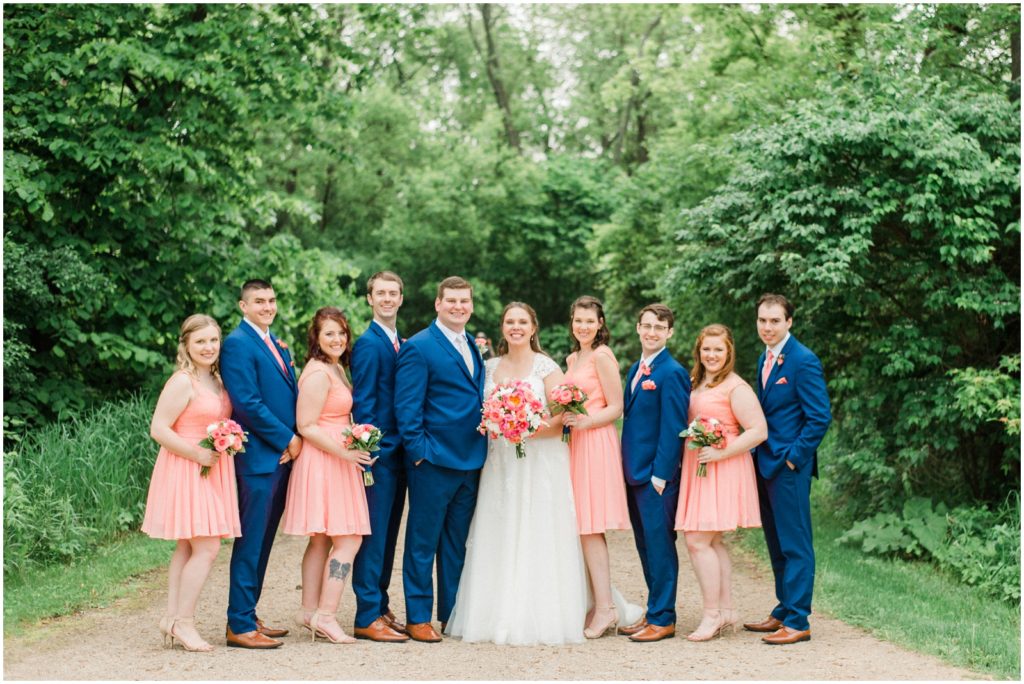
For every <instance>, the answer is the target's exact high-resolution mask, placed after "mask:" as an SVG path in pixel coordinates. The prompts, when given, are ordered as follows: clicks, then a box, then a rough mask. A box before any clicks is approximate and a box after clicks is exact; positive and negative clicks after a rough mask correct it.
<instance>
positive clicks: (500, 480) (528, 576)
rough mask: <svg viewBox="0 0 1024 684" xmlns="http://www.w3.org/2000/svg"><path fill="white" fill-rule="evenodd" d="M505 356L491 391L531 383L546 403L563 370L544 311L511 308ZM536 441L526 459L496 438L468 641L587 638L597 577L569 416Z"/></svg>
mask: <svg viewBox="0 0 1024 684" xmlns="http://www.w3.org/2000/svg"><path fill="white" fill-rule="evenodd" d="M501 327H502V337H503V339H502V340H501V342H499V345H498V353H499V354H500V355H499V356H498V357H497V358H494V359H489V360H488V361H487V364H486V368H487V378H486V385H485V387H484V395H485V396H488V395H489V394H490V393H491V391H492V390H493V389H494V387H495V385H497V384H499V383H502V382H505V381H508V380H525V381H526V382H528V383H529V384H530V387H531V389H532V390H533V391H534V393H535V394H536V395H537V397H538V398H539V399H541V401H544V402H545V403H546V402H547V395H548V392H549V391H550V390H551V389H552V388H554V387H555V385H557V384H559V383H560V382H561V381H562V377H563V376H562V371H561V369H560V368H559V367H558V364H556V363H555V362H554V361H552V360H551V359H550V358H549V357H548V356H546V355H545V354H544V353H543V352H541V351H540V346H539V345H538V344H537V315H536V313H534V311H533V309H532V308H531V307H529V306H528V305H526V304H522V303H519V302H513V303H512V304H509V305H508V306H507V307H505V312H504V313H503V314H502V325H501ZM548 422H549V423H551V425H550V426H549V427H546V428H542V429H541V430H540V431H539V432H537V433H536V434H535V435H534V436H533V437H531V438H530V439H528V440H526V443H525V444H526V457H525V458H516V450H515V446H514V445H512V444H509V443H507V442H506V441H505V440H503V439H496V440H491V441H490V442H489V443H488V450H487V461H486V463H485V464H484V468H483V471H482V472H481V474H480V489H479V493H478V495H477V505H476V512H475V513H474V515H473V522H472V525H471V526H470V529H469V540H468V541H467V543H466V564H465V567H464V568H463V571H462V580H461V582H460V584H459V592H458V595H457V597H456V599H455V609H454V610H453V611H452V615H451V618H450V620H449V621H448V625H447V631H448V633H449V634H451V635H452V636H457V637H462V639H463V640H464V641H489V642H494V643H496V644H524V645H525V644H567V643H580V642H582V641H583V621H584V618H585V616H586V612H587V577H586V570H585V568H584V565H583V554H582V550H581V548H580V541H579V533H578V531H577V524H576V509H575V506H574V504H573V498H572V482H571V480H570V479H569V448H568V446H567V445H566V444H565V443H563V442H562V440H561V434H562V424H561V420H559V419H557V418H556V419H553V420H550V419H549V421H548Z"/></svg>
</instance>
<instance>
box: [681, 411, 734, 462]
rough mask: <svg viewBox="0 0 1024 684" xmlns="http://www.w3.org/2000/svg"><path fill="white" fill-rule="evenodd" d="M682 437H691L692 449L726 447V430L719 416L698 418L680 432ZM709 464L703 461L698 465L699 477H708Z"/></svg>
mask: <svg viewBox="0 0 1024 684" xmlns="http://www.w3.org/2000/svg"><path fill="white" fill-rule="evenodd" d="M679 436H680V437H689V438H690V448H691V449H702V448H704V447H714V448H716V449H722V448H724V447H725V431H724V430H723V429H722V423H721V422H719V420H718V419H717V418H701V417H700V416H697V418H696V419H695V420H694V421H693V422H692V423H690V425H689V427H687V428H686V429H685V430H683V431H682V432H680V433H679ZM707 474H708V464H707V463H701V464H700V465H698V466H697V477H707Z"/></svg>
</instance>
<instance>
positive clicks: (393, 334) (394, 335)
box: [373, 318, 398, 344]
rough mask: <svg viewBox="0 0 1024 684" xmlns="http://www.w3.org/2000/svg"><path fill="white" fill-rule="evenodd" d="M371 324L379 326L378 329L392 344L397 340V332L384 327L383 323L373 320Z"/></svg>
mask: <svg viewBox="0 0 1024 684" xmlns="http://www.w3.org/2000/svg"><path fill="white" fill-rule="evenodd" d="M373 322H374V323H376V324H377V325H379V326H380V329H381V330H383V331H384V332H385V333H386V334H387V336H388V339H389V340H391V343H392V344H394V343H395V340H397V339H398V331H397V330H392V329H391V328H389V327H388V326H386V325H384V324H383V323H381V322H380V321H378V320H377V319H376V318H374V319H373Z"/></svg>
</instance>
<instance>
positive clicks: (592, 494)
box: [565, 344, 631, 534]
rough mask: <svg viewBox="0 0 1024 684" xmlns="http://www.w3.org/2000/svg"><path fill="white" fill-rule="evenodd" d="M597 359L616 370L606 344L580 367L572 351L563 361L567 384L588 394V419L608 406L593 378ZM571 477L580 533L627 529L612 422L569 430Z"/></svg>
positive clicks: (623, 487)
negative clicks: (608, 361) (600, 357)
mask: <svg viewBox="0 0 1024 684" xmlns="http://www.w3.org/2000/svg"><path fill="white" fill-rule="evenodd" d="M598 354H603V355H605V356H607V357H608V358H610V359H611V360H612V361H613V362H615V367H616V368H618V366H619V363H618V361H616V359H615V354H613V353H612V350H611V349H609V348H608V346H607V345H604V344H602V345H600V346H599V347H598V348H597V349H595V350H594V353H593V354H591V355H590V356H589V357H588V358H587V359H586V360H584V361H583V362H582V363H577V359H578V358H579V355H578V353H576V352H574V353H572V354H570V355H569V357H568V358H567V359H566V364H567V365H568V366H569V370H568V372H566V374H565V382H566V383H572V384H574V385H578V386H579V388H580V389H582V390H583V391H584V392H586V394H587V401H586V402H584V406H585V407H586V409H587V413H590V414H593V413H594V412H596V411H600V410H602V409H604V408H605V407H607V406H608V400H607V399H606V398H605V395H604V388H602V387H601V379H600V378H599V377H598V374H597V355H598ZM569 476H570V478H571V479H572V491H573V497H574V498H575V500H576V519H577V524H578V525H579V529H580V534H600V533H603V532H604V531H605V530H628V529H630V528H631V525H630V523H629V509H628V508H627V506H626V484H625V480H624V479H623V476H622V450H621V447H620V445H619V434H618V432H617V431H616V429H615V424H614V423H610V424H608V425H603V426H601V427H598V428H591V429H587V430H578V429H576V428H573V430H572V432H571V433H570V438H569Z"/></svg>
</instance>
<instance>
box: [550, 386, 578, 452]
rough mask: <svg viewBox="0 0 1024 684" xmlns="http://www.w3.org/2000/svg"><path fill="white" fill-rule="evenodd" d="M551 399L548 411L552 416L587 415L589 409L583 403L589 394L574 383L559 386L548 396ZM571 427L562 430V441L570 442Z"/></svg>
mask: <svg viewBox="0 0 1024 684" xmlns="http://www.w3.org/2000/svg"><path fill="white" fill-rule="evenodd" d="M548 398H549V399H551V403H549V404H548V411H550V412H551V415H553V416H557V415H558V414H559V413H575V414H577V415H580V416H585V415H587V407H586V406H584V405H583V403H584V402H585V401H586V400H587V393H586V392H584V391H583V390H581V389H580V388H579V386H577V385H573V384H572V383H566V384H564V385H558V386H557V387H555V388H554V389H553V390H551V393H550V394H549V395H548ZM570 430H572V428H571V427H569V426H565V428H564V429H563V430H562V441H563V442H568V441H569V431H570Z"/></svg>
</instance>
